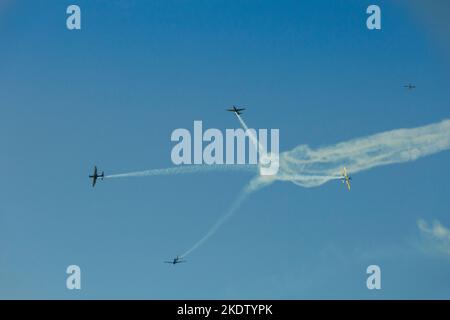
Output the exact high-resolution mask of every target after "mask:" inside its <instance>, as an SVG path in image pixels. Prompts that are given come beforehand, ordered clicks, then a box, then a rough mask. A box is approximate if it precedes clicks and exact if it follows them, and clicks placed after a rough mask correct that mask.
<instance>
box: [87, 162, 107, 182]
mask: <svg viewBox="0 0 450 320" xmlns="http://www.w3.org/2000/svg"><path fill="white" fill-rule="evenodd" d="M104 177H105V172H103V171H102V174H100V175H99V174H98V173H97V166H95V167H94V174H92V175H90V176H89V178H91V179H92V187H95V183H96V182H97V179H98V178H102V180H103V178H104Z"/></svg>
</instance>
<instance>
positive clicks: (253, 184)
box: [181, 177, 265, 258]
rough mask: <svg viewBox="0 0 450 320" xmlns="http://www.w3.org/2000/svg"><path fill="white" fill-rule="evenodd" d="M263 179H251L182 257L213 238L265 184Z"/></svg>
mask: <svg viewBox="0 0 450 320" xmlns="http://www.w3.org/2000/svg"><path fill="white" fill-rule="evenodd" d="M263 179H264V178H263V177H256V178H254V179H253V180H251V181H250V182H249V183H248V184H247V185H246V186H245V187H244V189H243V190H242V191H241V192H240V193H239V196H238V197H237V199H236V200H234V202H233V203H232V204H231V206H230V208H229V209H228V211H227V212H226V213H225V214H224V215H223V216H221V217H220V218H219V220H217V221H216V223H214V224H213V226H212V227H211V228H210V229H209V230H208V232H207V233H206V234H205V235H204V236H203V237H202V238H201V239H200V240H198V241H197V242H196V243H195V244H194V245H193V246H192V247H191V248H190V249H188V250H187V251H186V252H185V253H183V254H182V255H181V258H185V257H187V256H188V255H189V254H191V253H192V252H194V251H195V250H196V249H198V247H200V246H201V245H202V244H204V243H205V242H206V241H207V240H208V239H209V238H211V237H212V236H213V235H214V234H215V233H216V232H217V230H219V228H220V227H221V226H222V225H223V224H224V223H225V222H226V221H227V220H228V219H230V218H231V217H232V216H233V214H234V213H235V212H236V211H237V209H239V207H240V206H241V204H242V202H244V200H245V199H246V198H247V196H249V195H250V194H251V193H252V192H255V191H256V190H258V189H259V188H261V187H263V186H264V185H265V181H264V180H263Z"/></svg>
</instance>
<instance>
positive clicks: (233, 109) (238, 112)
mask: <svg viewBox="0 0 450 320" xmlns="http://www.w3.org/2000/svg"><path fill="white" fill-rule="evenodd" d="M244 110H245V108H239V107H236V106H233V108H230V109H227V111H230V112H234V113H236V114H237V115H241V114H242V111H244Z"/></svg>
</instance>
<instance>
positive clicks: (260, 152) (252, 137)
mask: <svg viewBox="0 0 450 320" xmlns="http://www.w3.org/2000/svg"><path fill="white" fill-rule="evenodd" d="M235 114H236V117H237V118H238V120H239V122H240V123H241V126H242V128H243V129H244V130H245V131H246V132H248V136H249V138H250V140H252V143H253V145H254V146H255V148H257V150H258V152H259V154H260V155H261V154H265V153H266V151H265V150H264V147H263V146H262V144H261V143H260V142H259V140H258V139H257V138H256V137H255V136H254V135H253V132H252V131H251V130H249V129H248V127H247V124H246V123H245V121H244V119H242V117H241V116H240V115H239V114H238V113H237V112H235Z"/></svg>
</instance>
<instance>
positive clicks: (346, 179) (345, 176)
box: [341, 167, 352, 190]
mask: <svg viewBox="0 0 450 320" xmlns="http://www.w3.org/2000/svg"><path fill="white" fill-rule="evenodd" d="M341 175H342V177H341V181H342V183H346V184H347V188H348V190H350V180H352V177H350V176H349V175H348V173H347V168H346V167H344V169H343V170H342V173H341Z"/></svg>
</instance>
